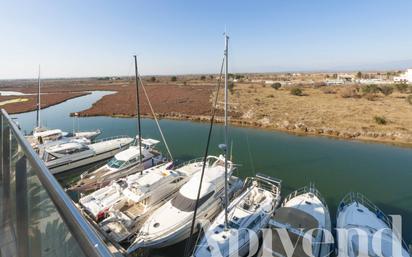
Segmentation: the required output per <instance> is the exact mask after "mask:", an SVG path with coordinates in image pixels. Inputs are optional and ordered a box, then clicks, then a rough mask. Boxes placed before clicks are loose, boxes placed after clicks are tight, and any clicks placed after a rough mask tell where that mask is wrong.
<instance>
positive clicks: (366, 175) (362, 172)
mask: <svg viewBox="0 0 412 257" xmlns="http://www.w3.org/2000/svg"><path fill="white" fill-rule="evenodd" d="M105 94H108V92H94V93H92V94H91V95H88V96H83V97H79V98H76V99H72V100H69V101H67V102H64V103H62V104H60V105H57V106H53V107H50V108H47V109H45V110H44V111H43V112H42V120H43V124H44V125H47V126H48V127H50V128H61V129H64V130H66V131H71V130H72V129H73V127H80V130H90V129H96V128H100V129H101V130H102V131H103V134H102V136H101V137H108V136H114V135H130V136H134V135H135V134H136V127H137V125H136V124H137V122H136V119H126V118H110V117H91V118H70V117H69V113H71V112H76V111H80V110H83V109H85V108H88V107H89V106H91V104H92V103H93V102H94V101H96V100H98V99H100V98H101V97H102V96H103V95H105ZM13 117H16V118H18V121H19V123H20V124H21V126H22V128H23V130H26V131H27V132H29V131H30V130H31V129H32V128H33V125H34V123H35V112H29V113H24V114H19V115H13ZM160 125H161V127H162V128H163V132H164V134H165V137H166V140H167V141H168V144H169V147H170V149H171V151H172V154H173V157H174V158H175V159H178V160H188V159H191V158H195V157H200V156H202V155H203V154H204V149H205V143H206V137H207V131H208V124H205V123H196V122H188V121H172V120H162V121H160ZM142 134H143V137H154V138H158V139H160V135H159V133H158V131H157V129H156V126H155V123H154V122H153V120H150V119H144V120H143V124H142ZM230 136H231V140H230V142H232V143H231V145H232V146H233V153H232V155H233V160H234V161H235V162H236V163H238V164H240V165H241V166H240V167H239V170H238V175H240V176H241V177H246V176H250V175H253V174H255V172H263V173H266V174H268V175H271V176H274V177H277V178H280V179H282V180H283V192H282V193H283V195H284V196H285V195H286V194H288V193H289V192H291V191H292V190H295V189H297V188H300V187H302V186H305V185H307V184H309V183H310V182H313V183H315V185H316V186H317V188H318V189H319V190H320V191H321V193H322V194H323V196H324V197H325V198H326V200H327V202H328V205H329V209H330V210H331V215H332V220H334V219H335V218H334V217H335V211H336V207H337V205H338V204H339V201H340V200H341V199H342V197H343V196H344V195H345V194H346V193H348V192H349V191H358V192H361V193H363V194H365V195H366V196H367V197H368V198H369V199H370V200H372V201H373V202H374V203H376V204H377V205H378V206H379V207H380V208H382V209H383V211H384V212H385V213H387V214H400V215H402V217H403V233H404V237H405V240H406V241H407V242H408V243H411V241H412V189H411V183H412V149H407V148H400V147H394V146H389V145H381V144H367V143H359V142H349V141H341V140H334V139H328V138H322V137H300V136H293V135H289V134H285V133H279V132H273V131H265V130H258V129H249V128H239V127H232V128H230ZM222 142H223V128H222V126H220V125H217V126H215V128H214V133H213V138H212V143H211V146H212V147H211V151H210V154H219V149H218V148H217V145H218V144H219V143H222ZM163 255H164V254H162V253H159V256H163Z"/></svg>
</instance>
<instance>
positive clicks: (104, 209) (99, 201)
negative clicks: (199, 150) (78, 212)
mask: <svg viewBox="0 0 412 257" xmlns="http://www.w3.org/2000/svg"><path fill="white" fill-rule="evenodd" d="M172 164H173V163H172V162H169V163H168V164H167V165H161V166H160V167H167V169H173V170H175V171H176V172H178V173H179V174H195V173H196V172H198V171H200V169H201V167H202V164H203V160H201V159H199V158H198V159H193V160H190V161H187V162H184V163H183V164H180V165H178V166H174V165H172ZM156 169H157V167H153V168H150V169H148V170H145V171H144V172H143V174H145V173H148V171H152V170H156ZM140 177H141V174H140V173H136V174H133V175H129V176H127V177H125V178H122V179H119V180H116V181H113V182H112V183H111V184H109V185H108V186H105V187H103V188H100V189H98V190H96V191H95V192H93V193H91V194H88V195H86V196H83V197H81V198H80V199H79V204H80V206H81V208H82V209H83V210H84V212H85V213H86V214H87V215H88V216H89V217H90V218H91V219H92V220H94V221H96V222H100V221H102V220H103V219H104V218H107V216H108V211H109V209H110V208H112V206H113V205H115V204H116V203H117V202H120V201H124V199H126V196H125V195H124V194H123V190H124V189H126V188H127V187H128V186H130V185H132V184H134V183H135V182H136V180H138V179H139V178H140Z"/></svg>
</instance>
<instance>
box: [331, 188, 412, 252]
mask: <svg viewBox="0 0 412 257" xmlns="http://www.w3.org/2000/svg"><path fill="white" fill-rule="evenodd" d="M336 228H337V230H338V233H337V242H338V254H339V256H348V257H354V256H384V257H391V256H397V257H410V254H409V253H408V250H407V249H408V247H407V245H406V244H405V243H404V241H403V240H402V238H401V237H402V235H400V234H399V231H396V230H395V228H394V227H393V226H392V222H391V220H390V219H389V217H387V216H386V215H385V214H384V213H383V212H382V211H381V210H380V209H379V208H378V207H377V206H376V205H375V204H373V203H372V202H371V201H369V200H368V199H367V198H366V197H365V196H364V195H362V194H360V193H349V194H348V195H346V196H345V197H344V198H343V200H342V201H341V203H340V204H339V207H338V213H337V221H336ZM339 230H340V231H342V233H339ZM374 245H379V247H378V246H377V247H376V248H377V249H374ZM376 251H378V252H376Z"/></svg>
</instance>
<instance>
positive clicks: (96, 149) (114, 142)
mask: <svg viewBox="0 0 412 257" xmlns="http://www.w3.org/2000/svg"><path fill="white" fill-rule="evenodd" d="M132 142H133V138H131V137H127V136H120V137H114V138H107V139H102V140H100V141H97V142H95V143H93V144H85V143H83V142H79V141H76V140H71V141H67V142H59V143H58V144H54V145H51V146H47V145H46V146H44V147H43V148H42V149H40V151H39V154H40V156H41V158H42V159H43V161H44V162H45V164H46V166H47V167H48V168H49V170H50V172H51V173H52V174H57V173H61V172H64V171H68V170H71V169H74V168H79V167H82V166H85V165H88V164H92V163H95V162H98V161H101V160H105V159H108V158H111V157H113V156H114V155H115V154H116V153H118V152H119V151H121V150H123V149H125V148H127V147H128V146H129V145H130V144H131V143H132Z"/></svg>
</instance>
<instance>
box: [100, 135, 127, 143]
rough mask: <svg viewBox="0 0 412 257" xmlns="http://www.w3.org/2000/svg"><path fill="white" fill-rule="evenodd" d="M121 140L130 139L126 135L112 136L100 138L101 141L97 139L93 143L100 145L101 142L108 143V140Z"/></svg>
mask: <svg viewBox="0 0 412 257" xmlns="http://www.w3.org/2000/svg"><path fill="white" fill-rule="evenodd" d="M122 138H130V137H129V136H127V135H119V136H112V137H105V138H101V139H97V140H94V141H93V143H94V144H95V143H101V142H106V141H110V140H115V139H122Z"/></svg>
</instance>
